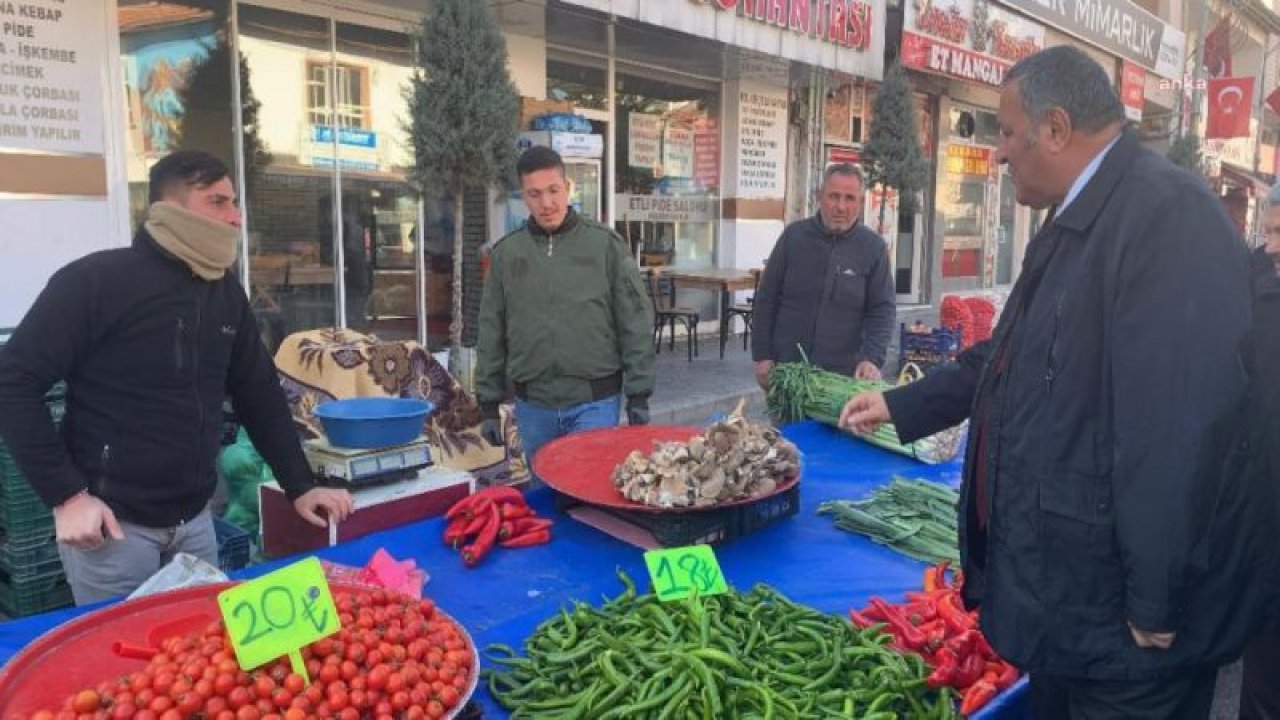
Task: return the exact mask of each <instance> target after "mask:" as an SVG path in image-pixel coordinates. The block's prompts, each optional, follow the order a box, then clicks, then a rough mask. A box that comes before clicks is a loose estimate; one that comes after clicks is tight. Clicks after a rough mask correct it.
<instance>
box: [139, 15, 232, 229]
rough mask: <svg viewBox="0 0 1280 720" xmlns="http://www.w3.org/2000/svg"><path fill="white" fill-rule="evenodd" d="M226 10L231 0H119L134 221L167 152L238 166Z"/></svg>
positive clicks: (144, 206) (141, 214)
mask: <svg viewBox="0 0 1280 720" xmlns="http://www.w3.org/2000/svg"><path fill="white" fill-rule="evenodd" d="M229 16H230V2H229V0H182V2H164V1H157V0H119V29H120V48H121V55H122V63H123V65H124V84H125V88H124V89H125V112H126V123H125V127H126V129H127V133H126V135H125V154H126V174H127V177H128V181H129V207H130V211H131V215H132V224H133V225H134V226H135V227H136V226H138V225H140V224H141V223H142V221H143V219H144V218H145V215H146V210H147V193H148V183H147V176H148V173H149V171H150V169H151V166H152V165H154V164H155V162H156V161H157V160H159V159H160V158H162V157H164V156H165V155H168V154H169V153H171V152H174V151H176V150H203V151H205V152H209V153H212V154H213V155H215V156H217V157H218V158H219V159H221V160H222V161H223V162H225V163H227V165H228V166H229V167H231V168H232V171H233V172H235V168H236V157H235V151H234V134H233V133H234V127H235V123H234V120H233V116H232V101H231V97H232V93H231V78H232V67H233V63H232V59H231V53H230V46H229V38H230V36H229V33H230V28H229V26H228V18H229ZM242 90H244V88H243V87H242Z"/></svg>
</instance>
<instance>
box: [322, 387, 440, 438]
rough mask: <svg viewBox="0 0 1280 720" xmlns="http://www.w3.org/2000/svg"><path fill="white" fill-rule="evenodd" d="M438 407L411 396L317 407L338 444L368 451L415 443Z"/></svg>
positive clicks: (355, 400) (325, 430)
mask: <svg viewBox="0 0 1280 720" xmlns="http://www.w3.org/2000/svg"><path fill="white" fill-rule="evenodd" d="M434 409H435V406H434V405H432V404H431V403H429V402H427V401H426V400H413V399H409V398H351V399H348V400H333V401H330V402H326V403H320V404H319V405H317V406H316V417H318V418H320V425H321V427H323V428H324V434H325V437H327V438H329V444H330V445H333V446H334V447H341V448H354V449H358V450H367V449H373V448H384V447H391V446H393V445H403V444H405V443H407V442H413V441H414V440H415V439H417V437H418V436H419V435H421V434H422V423H423V421H424V420H425V419H426V417H427V415H429V414H430V413H431V411H432V410H434Z"/></svg>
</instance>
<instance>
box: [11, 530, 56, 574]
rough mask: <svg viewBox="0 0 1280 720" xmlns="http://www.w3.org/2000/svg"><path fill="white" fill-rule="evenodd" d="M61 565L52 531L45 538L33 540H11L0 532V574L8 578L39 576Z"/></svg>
mask: <svg viewBox="0 0 1280 720" xmlns="http://www.w3.org/2000/svg"><path fill="white" fill-rule="evenodd" d="M61 563H62V558H61V556H59V555H58V543H57V542H55V541H54V533H53V530H52V529H51V530H50V531H49V534H48V535H47V536H43V537H40V538H38V539H35V540H28V539H23V538H18V539H13V540H11V539H10V538H9V536H8V535H5V534H4V533H3V532H0V573H5V574H7V575H9V576H10V577H18V576H22V577H26V576H29V575H40V574H43V573H46V572H49V571H51V570H54V569H56V568H55V566H58V567H60V566H61Z"/></svg>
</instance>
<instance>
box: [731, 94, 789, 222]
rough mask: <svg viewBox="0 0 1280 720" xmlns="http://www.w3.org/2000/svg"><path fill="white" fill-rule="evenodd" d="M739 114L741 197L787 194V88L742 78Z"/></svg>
mask: <svg viewBox="0 0 1280 720" xmlns="http://www.w3.org/2000/svg"><path fill="white" fill-rule="evenodd" d="M738 117H739V125H740V130H739V132H738V193H737V195H738V197H741V198H782V197H785V196H786V181H787V172H786V167H787V164H786V163H787V90H786V88H778V87H773V86H769V85H762V84H757V83H753V82H747V81H743V82H742V83H741V84H740V86H739V91H738Z"/></svg>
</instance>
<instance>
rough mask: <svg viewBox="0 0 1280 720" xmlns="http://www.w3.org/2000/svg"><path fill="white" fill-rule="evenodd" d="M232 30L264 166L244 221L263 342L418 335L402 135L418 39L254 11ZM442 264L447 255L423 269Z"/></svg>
mask: <svg viewBox="0 0 1280 720" xmlns="http://www.w3.org/2000/svg"><path fill="white" fill-rule="evenodd" d="M239 25H240V46H241V48H242V52H243V54H244V56H245V58H246V62H245V68H244V69H245V72H246V73H247V74H248V75H249V76H250V77H252V78H254V81H255V89H256V90H257V93H256V98H257V102H260V103H261V107H260V109H259V110H258V113H257V114H258V118H259V124H260V128H259V130H258V134H259V136H260V138H259V139H260V143H261V145H262V147H263V149H264V150H265V152H266V153H267V156H268V158H269V161H268V162H267V163H265V164H264V167H263V168H262V169H261V171H260V172H258V173H256V175H257V177H256V178H254V179H253V180H250V181H249V183H248V184H249V185H250V188H249V189H250V192H249V193H248V208H249V212H248V218H247V222H248V230H249V247H250V253H249V268H250V273H249V275H250V294H251V296H252V299H253V303H254V308H255V310H256V311H257V312H258V314H259V318H260V324H263V325H265V326H266V328H267V333H265V334H268V335H270V336H272V338H273V339H275V340H278V339H280V338H282V337H284V336H285V335H288V334H289V333H293V332H297V331H300V330H307V329H312V328H317V327H325V326H331V325H336V324H339V323H340V322H341V323H343V324H345V326H347V327H350V328H353V329H355V330H358V331H360V332H365V333H372V334H376V335H378V336H379V337H381V338H383V339H408V338H415V337H417V335H418V308H419V307H420V303H419V299H418V283H417V253H418V252H419V249H418V246H417V224H418V202H417V199H416V197H415V196H414V195H413V193H412V192H411V189H410V187H409V185H408V183H407V180H406V177H407V172H408V168H409V166H410V164H411V162H412V153H411V150H410V148H409V144H408V138H407V136H406V132H405V129H404V116H405V112H406V101H405V96H404V89H405V88H406V87H407V85H408V82H409V78H410V77H411V75H412V73H413V66H414V55H413V41H412V40H411V38H410V37H409V36H408V35H405V34H403V33H398V32H389V31H385V30H378V29H373V28H367V27H363V26H357V25H348V24H345V23H334V22H331V21H330V20H328V19H327V18H323V17H317V16H311V15H301V14H295V13H290V12H284V11H279V10H273V9H268V8H261V7H257V6H250V5H242V6H241V7H240V11H239ZM426 230H427V233H428V235H438V234H440V233H439V232H438V231H439V230H440V228H438V227H431V228H427V229H426ZM437 245H439V244H437ZM450 262H451V252H450V253H448V254H447V255H446V257H445V258H444V259H443V261H442V262H441V263H434V262H432V261H431V259H430V258H429V259H428V262H427V265H428V266H433V265H439V264H442V265H444V266H446V267H447V266H448V265H449V263H450ZM335 268H341V271H340V272H338V271H335ZM442 274H445V273H442ZM440 305H442V306H444V307H448V303H447V302H443V303H440ZM443 325H446V326H447V319H446V320H445V322H444V323H443Z"/></svg>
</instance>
